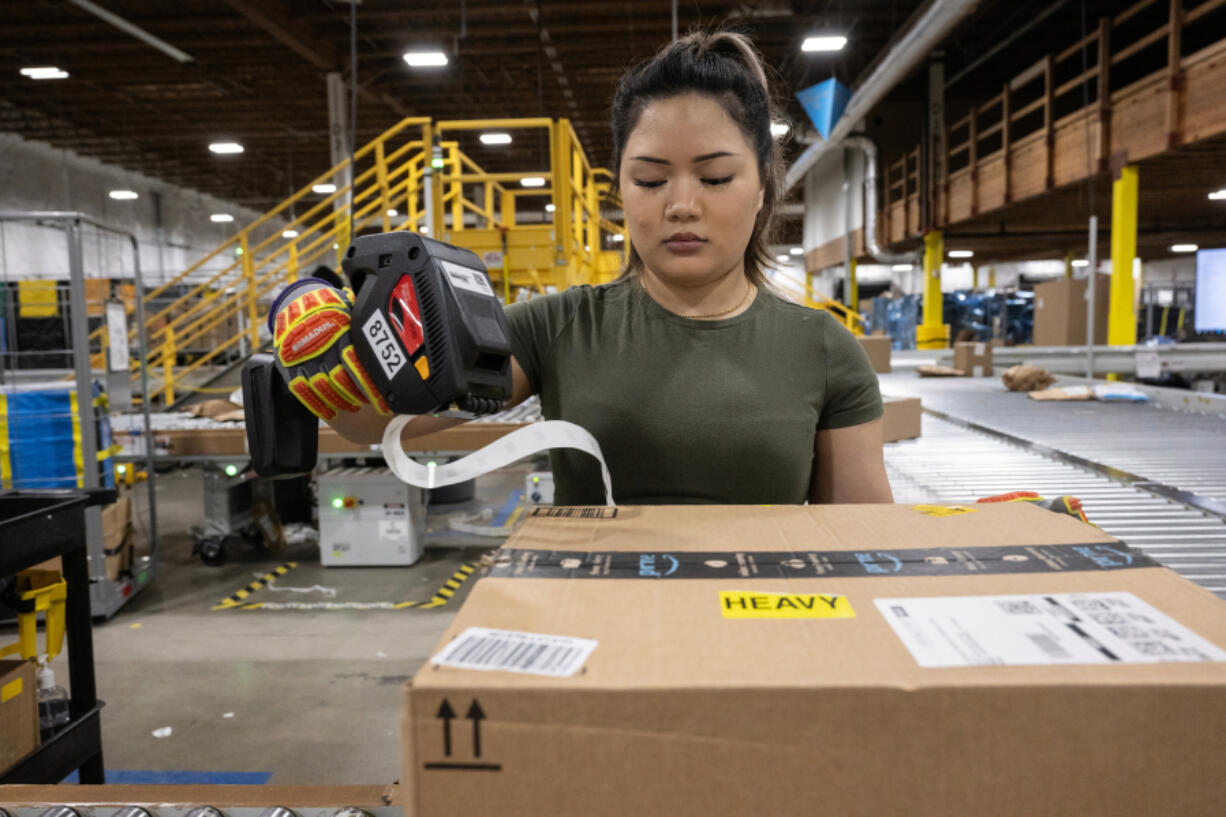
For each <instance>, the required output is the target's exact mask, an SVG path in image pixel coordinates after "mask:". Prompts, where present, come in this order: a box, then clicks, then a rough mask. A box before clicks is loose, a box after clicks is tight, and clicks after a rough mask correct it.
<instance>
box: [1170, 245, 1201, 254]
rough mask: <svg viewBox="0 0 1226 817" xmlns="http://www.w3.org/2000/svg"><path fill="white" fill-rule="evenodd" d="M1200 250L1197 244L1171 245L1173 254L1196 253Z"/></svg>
mask: <svg viewBox="0 0 1226 817" xmlns="http://www.w3.org/2000/svg"><path fill="white" fill-rule="evenodd" d="M1199 249H1200V247H1198V246H1197V245H1195V244H1172V245H1171V252H1196V251H1197V250H1199Z"/></svg>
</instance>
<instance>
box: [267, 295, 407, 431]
mask: <svg viewBox="0 0 1226 817" xmlns="http://www.w3.org/2000/svg"><path fill="white" fill-rule="evenodd" d="M352 306H353V303H352V301H351V299H350V296H349V295H348V294H347V293H346V292H345V291H342V290H339V289H336V288H335V287H332V286H330V285H329V284H327V283H326V282H324V281H322V280H320V279H318V278H306V279H303V280H301V281H296V282H294V283H292V284H290V285H289V286H288V287H286V288H285V289H284V290H282V292H281V294H280V295H278V296H277V300H276V301H275V302H274V303H273V307H272V311H271V312H270V313H269V315H268V321H269V328H270V329H271V330H272V338H273V346H274V347H275V348H276V360H277V368H279V369H280V370H281V372H282V374H283V375H285V381H286V383H288V384H289V390H290V392H291V393H293V395H294V396H295V397H297V398H298V400H299V401H300V402H301V403H302V404H303V405H304V406H306V407H307V408H308V409H310V411H311V413H312V414H314V415H315V416H316V417H319V418H320V419H321V420H331V419H333V418H334V417H336V416H337V412H339V411H347V412H354V413H356V412H359V411H361V410H362V407H363V406H364V405H366V404H370V405H373V406H374V408H375V410H376V411H378V412H379V414H381V415H383V416H385V417H390V416H391V414H392V410H391V409H390V408H389V407H388V405H387V401H385V400H384V399H383V396H382V395H381V394H379V391H378V389H377V388H376V387H375V384H374V381H373V380H371V377H370V375H369V374H368V373H367V372H366V369H365V368H364V367H363V366H362V364H361V363H360V362H359V361H358V356H357V351H356V350H355V349H354V348H353V341H352V339H351V338H350V336H349V325H350V323H351V320H352V318H351V315H350V309H351V308H352Z"/></svg>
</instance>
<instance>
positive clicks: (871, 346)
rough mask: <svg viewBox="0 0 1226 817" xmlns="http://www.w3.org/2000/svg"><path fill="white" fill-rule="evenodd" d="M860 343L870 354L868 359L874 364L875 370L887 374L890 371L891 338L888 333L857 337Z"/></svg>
mask: <svg viewBox="0 0 1226 817" xmlns="http://www.w3.org/2000/svg"><path fill="white" fill-rule="evenodd" d="M857 340H859V341H860V345H861V346H863V347H864V351H865V352H866V353H867V354H868V360H869V362H870V363H872V364H873V371H874V372H878V373H882V374H886V373H889V371H890V344H891V343H892V341H891V339H890V338H889V336H887V335H868V336H867V337H861V338H857Z"/></svg>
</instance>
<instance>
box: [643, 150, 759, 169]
mask: <svg viewBox="0 0 1226 817" xmlns="http://www.w3.org/2000/svg"><path fill="white" fill-rule="evenodd" d="M735 155H736V154H735V153H729V152H728V151H726V150H718V151H716V152H715V153H704V154H702V155H701V156H695V157H694V158H693V159H692V160H691V161H692V162H693V163H694V164H701V163H703V162H709V161H711V160H712V159H719V158H720V157H722V156H735ZM630 158H631V159H633V160H636V161H640V162H652V163H654V164H658V165H668V164H672V162H670V161H669V160H668V159H657V158H656V157H655V156H631V157H630Z"/></svg>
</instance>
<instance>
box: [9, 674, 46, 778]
mask: <svg viewBox="0 0 1226 817" xmlns="http://www.w3.org/2000/svg"><path fill="white" fill-rule="evenodd" d="M38 744H39V737H38V689H37V687H36V686H35V683H34V662H33V661H0V772H3V771H4V770H5V769H8V768H9V767H10V766H12V765H13V764H14V763H16V762H17V761H19V760H21V759H22V758H23V757H25V756H26V755H28V754H29V753H30V752H33V751H34V750H35V749H37V748H38Z"/></svg>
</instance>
